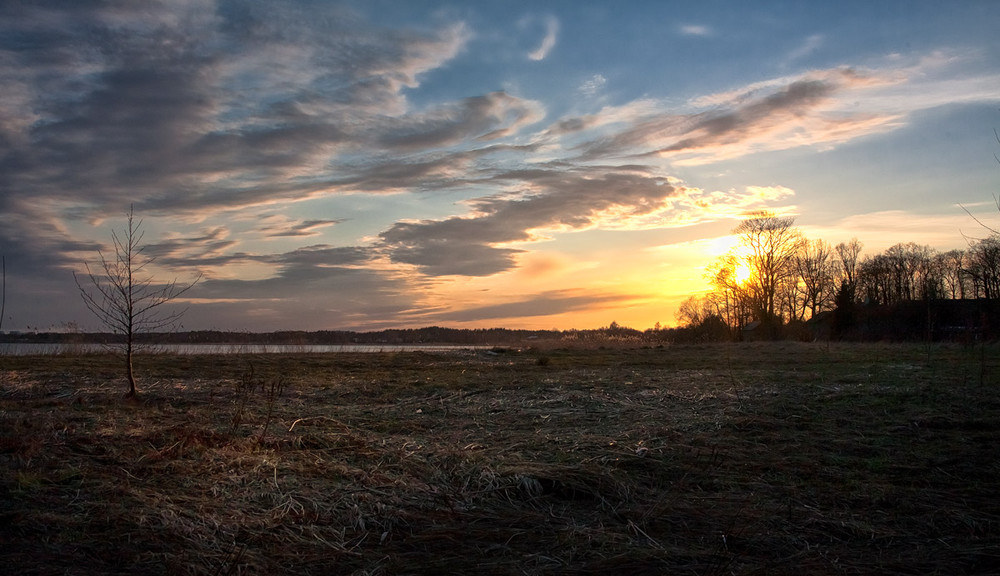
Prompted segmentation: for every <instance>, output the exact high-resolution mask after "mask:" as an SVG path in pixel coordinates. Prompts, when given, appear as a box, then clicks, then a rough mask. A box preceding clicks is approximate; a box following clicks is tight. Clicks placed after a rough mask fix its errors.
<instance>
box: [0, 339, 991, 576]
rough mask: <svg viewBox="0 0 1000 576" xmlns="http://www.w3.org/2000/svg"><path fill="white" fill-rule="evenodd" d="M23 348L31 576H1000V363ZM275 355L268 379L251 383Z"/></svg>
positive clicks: (4, 513) (10, 478)
mask: <svg viewBox="0 0 1000 576" xmlns="http://www.w3.org/2000/svg"><path fill="white" fill-rule="evenodd" d="M118 364H119V361H118V360H117V359H116V358H114V357H111V356H105V355H86V356H66V357H62V356H59V357H0V571H3V572H5V573H10V574H477V575H485V574H608V573H617V574H795V575H801V574H942V575H945V574H947V575H955V574H995V573H996V566H998V565H1000V348H997V347H996V346H989V345H987V346H985V347H983V346H976V347H960V346H926V345H886V344H868V345H838V344H833V345H828V344H797V343H774V344H745V345H705V346H686V347H666V348H645V349H631V350H620V349H590V350H559V349H551V350H544V351H537V350H526V351H517V350H496V351H491V352H484V351H478V352H465V353H448V354H445V353H443V354H428V353H398V354H331V355H262V356H256V357H251V356H239V355H229V356H170V355H154V356H144V357H140V358H139V359H138V360H137V362H136V366H137V373H138V376H139V377H140V384H139V385H140V398H139V400H138V401H135V402H129V401H125V400H123V399H122V395H123V393H124V392H125V390H126V386H125V384H124V382H123V379H122V377H121V376H122V375H121V370H120V368H119V366H118ZM251 366H252V374H251Z"/></svg>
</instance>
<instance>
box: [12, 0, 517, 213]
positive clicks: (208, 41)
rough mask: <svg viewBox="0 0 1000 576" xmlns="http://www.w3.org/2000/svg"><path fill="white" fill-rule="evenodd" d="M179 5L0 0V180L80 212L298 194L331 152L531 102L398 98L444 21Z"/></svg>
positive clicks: (417, 73) (477, 131)
mask: <svg viewBox="0 0 1000 576" xmlns="http://www.w3.org/2000/svg"><path fill="white" fill-rule="evenodd" d="M185 6H186V7H184V8H181V7H175V6H173V4H158V3H148V5H147V4H146V3H144V4H143V5H142V6H139V5H134V6H133V5H130V4H115V5H110V6H107V7H102V8H93V7H86V6H82V5H80V6H78V5H75V4H71V5H61V6H59V7H58V8H56V7H46V5H32V6H20V5H11V4H5V5H4V7H3V8H0V22H2V24H0V54H3V55H4V57H3V58H0V86H3V87H4V88H3V91H4V94H5V95H9V96H10V98H9V99H7V98H5V99H4V101H3V103H0V142H4V143H9V146H5V149H6V150H7V152H6V153H5V154H3V155H2V156H0V188H4V189H7V190H12V191H14V192H12V193H13V194H30V195H32V196H34V197H36V198H37V197H39V196H42V197H47V198H58V199H60V200H62V201H65V202H72V203H73V204H75V205H76V206H77V209H82V208H83V207H84V206H89V207H90V210H91V211H92V213H94V214H100V213H104V212H107V210H108V209H109V208H114V209H115V210H117V209H119V208H120V203H121V199H122V198H130V199H131V200H132V201H134V203H135V205H136V208H137V209H138V210H143V211H150V210H171V211H176V210H185V209H186V210H191V211H198V210H203V209H205V208H218V207H228V208H238V207H244V206H253V205H258V204H260V203H266V202H274V201H279V200H282V199H284V200H301V199H302V198H305V197H310V196H312V195H315V194H317V193H319V191H317V190H316V189H315V188H314V187H313V180H314V178H315V174H316V173H317V172H321V171H322V170H323V169H325V168H326V167H327V166H329V165H330V163H331V162H332V161H333V160H334V159H335V158H336V156H337V155H338V154H340V153H343V152H345V151H348V150H352V149H357V148H358V147H364V148H381V147H383V146H392V145H393V144H394V143H398V145H399V146H404V147H405V146H406V145H407V143H409V142H413V143H416V144H420V143H422V142H424V141H431V142H433V141H434V139H435V138H437V141H438V142H439V143H441V144H442V145H445V144H447V143H448V142H450V141H451V140H449V139H457V138H461V137H466V136H471V137H482V138H496V137H498V135H501V134H504V133H505V130H515V129H517V128H518V127H519V126H520V125H521V124H519V123H521V122H526V121H529V120H530V119H531V118H532V117H533V116H532V113H533V112H532V111H531V110H530V109H529V108H530V106H528V107H527V108H517V102H515V101H514V100H515V99H511V98H506V99H505V98H504V97H503V96H499V95H486V96H483V97H478V98H470V99H468V100H466V101H464V102H462V103H459V104H456V105H453V106H450V107H449V106H447V105H446V106H445V109H446V112H444V113H440V114H439V116H438V117H434V116H433V115H432V116H431V117H430V118H429V119H428V117H427V116H426V114H424V115H421V113H417V115H411V110H410V106H409V104H408V102H407V99H406V95H405V94H404V89H407V88H413V87H416V86H418V85H419V82H420V77H421V75H422V74H424V73H425V72H428V71H430V70H432V69H434V68H437V67H439V66H441V65H442V64H443V63H444V62H447V61H448V60H450V59H451V58H453V57H454V56H455V55H456V54H457V53H458V52H459V50H461V48H462V46H463V45H464V43H465V42H466V40H467V38H468V31H467V29H466V28H465V26H464V25H463V24H461V23H456V24H452V25H448V26H445V27H442V28H440V29H439V30H437V31H434V32H429V33H415V32H410V31H405V32H394V33H389V34H381V33H379V31H378V30H372V29H370V28H369V27H367V26H366V25H364V24H363V23H361V22H359V21H357V19H356V18H355V17H353V16H352V15H350V14H349V13H346V12H344V11H343V10H342V9H339V8H338V7H336V6H333V5H323V6H318V5H317V6H315V7H313V8H312V9H310V10H309V11H308V12H307V11H305V10H304V9H298V8H295V6H294V5H290V4H288V5H286V4H280V5H279V4H271V3H254V4H234V5H228V4H227V5H224V6H221V7H219V9H218V10H216V9H214V5H213V4H212V3H190V4H189V5H185ZM68 22H73V25H72V26H70V25H68V24H67V23H68ZM5 39H6V40H5ZM482 115H485V117H484V116H482ZM19 119H30V121H26V120H19ZM438 121H439V122H441V123H442V125H441V126H436V125H435V126H432V125H431V124H433V123H434V122H438ZM463 130H470V131H472V134H466V133H463V132H462V131H463ZM393 131H399V132H398V133H394V132H393Z"/></svg>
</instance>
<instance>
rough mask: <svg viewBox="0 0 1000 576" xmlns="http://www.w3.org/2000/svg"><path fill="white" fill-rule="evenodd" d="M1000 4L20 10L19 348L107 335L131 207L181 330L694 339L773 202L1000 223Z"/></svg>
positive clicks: (933, 242)
mask: <svg viewBox="0 0 1000 576" xmlns="http://www.w3.org/2000/svg"><path fill="white" fill-rule="evenodd" d="M998 25H1000V2H996V1H993V0H983V1H971V0H955V1H952V2H941V1H940V0H932V1H920V0H913V1H890V0H886V1H879V2H871V1H870V0H865V1H861V2H852V1H842V2H822V3H821V2H799V1H790V2H766V3H761V2H712V1H706V2H673V1H667V0H664V1H639V0H634V1H614V2H612V1H607V2H604V1H601V2H598V1H586V0H578V1H566V2H540V1H537V0H532V1H514V0H494V1H491V2H467V1H458V0H456V1H450V2H449V1H421V0H411V1H403V0H397V1H390V0H366V1H356V2H333V1H324V0H294V1H292V0H289V1H281V0H274V1H270V0H269V1H263V0H261V1H235V0H234V1H227V0H169V1H167V0H164V1H160V2H158V1H155V0H147V1H142V2H132V1H89V0H72V1H69V0H66V1H46V0H39V1H32V2H26V1H17V0H0V253H2V255H3V258H4V260H5V264H6V302H5V304H6V307H5V313H4V320H3V324H2V328H3V330H32V329H38V330H47V329H60V328H62V327H65V326H68V325H71V324H72V325H76V326H79V327H81V328H83V329H88V330H96V329H100V325H99V324H98V323H97V320H96V319H95V318H94V317H93V316H92V315H90V313H89V312H88V311H87V309H86V308H85V306H84V303H83V301H82V299H81V297H80V294H79V290H78V288H77V285H76V283H75V282H74V277H73V273H74V272H76V273H78V274H79V273H82V272H85V271H86V267H85V266H86V264H87V263H89V264H90V265H91V266H92V267H93V265H94V264H95V263H96V262H98V261H99V260H98V258H99V256H98V253H99V251H101V252H103V253H104V254H105V255H108V254H113V248H112V245H111V232H112V230H118V231H121V230H122V227H123V226H124V224H125V214H126V213H127V212H128V211H129V209H130V207H131V208H132V209H134V211H135V214H136V216H137V218H140V219H141V222H142V230H143V232H144V236H143V241H144V244H145V252H144V253H145V254H146V255H149V256H151V257H153V258H154V261H153V263H152V264H151V265H150V266H149V267H148V268H147V269H146V270H147V271H148V272H149V273H151V274H152V275H153V277H154V278H155V279H157V280H158V281H170V280H174V279H176V280H177V281H178V282H181V283H183V282H188V281H191V280H192V279H194V278H196V277H198V276H199V275H200V281H199V282H198V283H197V284H196V285H195V286H194V287H193V288H192V289H191V290H190V291H188V292H187V293H185V294H184V297H183V301H182V302H178V305H180V306H186V307H187V312H186V314H185V315H184V317H183V321H182V326H181V327H180V328H181V329H185V330H205V329H216V330H238V331H252V332H266V331H273V330H339V329H349V330H379V329H383V328H405V327H421V326H449V327H455V328H488V327H507V328H526V329H550V328H555V329H570V328H581V329H584V328H596V327H600V326H606V325H609V324H610V323H611V322H617V323H618V324H620V325H624V326H630V327H633V328H638V329H645V328H649V327H652V326H654V325H655V324H656V323H660V324H662V325H665V326H666V325H672V324H674V323H675V311H676V309H677V307H678V305H679V304H680V303H681V302H682V301H683V300H685V299H686V298H687V297H689V296H690V295H692V294H697V293H700V292H702V291H704V290H706V288H707V285H706V280H705V267H706V266H707V265H709V264H711V263H712V262H713V261H714V260H715V259H716V258H717V257H718V256H720V255H721V254H723V253H725V252H726V251H727V250H728V249H729V248H730V247H732V245H733V237H732V236H731V234H730V233H731V231H732V230H733V228H735V227H736V226H737V225H738V224H739V222H740V221H741V220H742V219H743V218H745V217H746V215H747V214H748V213H750V212H752V211H755V210H771V211H774V212H777V213H779V214H786V215H793V216H795V218H796V225H797V226H799V227H800V228H801V229H802V231H803V233H804V234H805V235H806V236H807V237H809V238H813V239H823V240H825V241H827V242H830V243H831V244H836V243H838V242H843V241H848V240H850V239H851V238H855V237H856V238H858V239H859V240H860V241H861V242H862V243H863V244H864V247H865V249H864V252H863V253H862V255H864V254H875V253H878V252H881V251H883V250H885V249H886V248H888V247H889V246H891V245H893V244H896V243H898V242H916V243H918V244H926V245H930V246H932V247H933V248H936V249H939V250H947V249H952V248H962V247H965V246H967V244H968V242H969V241H970V239H974V238H976V237H981V236H982V229H981V228H980V227H979V226H978V225H977V224H976V223H975V221H974V220H973V219H972V218H971V217H970V215H969V214H968V213H967V212H966V211H968V212H971V213H972V214H973V215H975V216H977V217H978V218H980V219H982V220H983V221H984V222H993V223H1000V212H998V210H997V205H996V203H995V197H996V195H997V194H998V193H1000V164H998V161H997V159H996V158H995V155H997V154H1000V142H998V141H997V137H996V135H995V132H994V130H996V129H1000V34H998V33H997V30H998V27H1000V26H998Z"/></svg>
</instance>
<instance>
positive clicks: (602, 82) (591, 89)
mask: <svg viewBox="0 0 1000 576" xmlns="http://www.w3.org/2000/svg"><path fill="white" fill-rule="evenodd" d="M607 83H608V79H607V78H605V77H604V76H602V75H600V74H594V75H593V76H591V77H590V78H589V79H588V80H587V81H586V82H584V83H583V84H581V85H580V93H581V94H583V95H584V96H587V97H593V96H596V95H597V94H598V93H599V92H600V91H601V90H603V89H604V86H606V85H607Z"/></svg>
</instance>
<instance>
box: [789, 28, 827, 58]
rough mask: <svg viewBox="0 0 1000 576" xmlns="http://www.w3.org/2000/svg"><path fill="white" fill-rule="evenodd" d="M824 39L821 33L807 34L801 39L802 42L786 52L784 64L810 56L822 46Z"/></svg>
mask: <svg viewBox="0 0 1000 576" xmlns="http://www.w3.org/2000/svg"><path fill="white" fill-rule="evenodd" d="M825 40H826V39H825V38H824V36H823V35H822V34H813V35H812V36H809V37H808V38H806V39H805V40H803V41H802V44H801V45H799V47H798V48H796V49H795V50H792V51H791V52H790V53H789V54H788V57H787V58H786V62H785V64H786V65H788V64H791V63H793V62H795V61H797V60H801V59H803V58H806V57H808V56H811V55H812V54H814V53H815V52H816V51H817V50H819V49H820V48H821V47H822V46H823V43H824V41H825Z"/></svg>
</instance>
